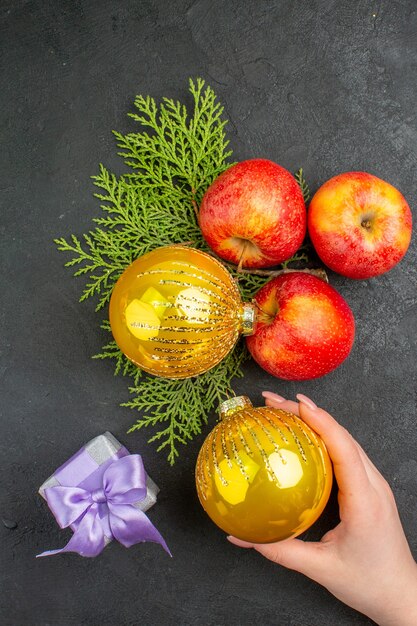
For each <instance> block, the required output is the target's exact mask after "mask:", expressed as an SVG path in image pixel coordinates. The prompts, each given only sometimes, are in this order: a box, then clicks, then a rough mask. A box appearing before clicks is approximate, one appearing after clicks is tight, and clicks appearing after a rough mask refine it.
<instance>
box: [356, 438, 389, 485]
mask: <svg viewBox="0 0 417 626" xmlns="http://www.w3.org/2000/svg"><path fill="white" fill-rule="evenodd" d="M355 443H356V445H357V447H358V451H359V454H360V456H361V459H362V462H363V464H364V466H365V469H366V472H367V474H368V477H369V480H370V482H371V484H372V485H373V486H374V487H375V489H378V490H381V489H383V491H384V492H385V493H386V492H387V491H388V492H389V493H390V494H391V495H392V496H393V493H392V489H391V485H390V484H389V482H388V481H387V480H386V478H385V477H384V476H383V475H382V474H381V472H380V471H379V469H378V468H377V467H376V466H375V465H374V464H373V463H372V461H371V459H370V458H369V456H368V455H367V454H366V452H365V450H364V449H363V448H362V446H361V445H360V444H359V443H358V442H357V441H356V440H355ZM393 497H394V496H393Z"/></svg>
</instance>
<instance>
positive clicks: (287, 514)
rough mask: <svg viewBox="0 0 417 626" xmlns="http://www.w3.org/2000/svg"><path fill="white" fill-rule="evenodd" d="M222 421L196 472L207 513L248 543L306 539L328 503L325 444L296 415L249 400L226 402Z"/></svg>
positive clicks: (329, 470)
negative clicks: (261, 405)
mask: <svg viewBox="0 0 417 626" xmlns="http://www.w3.org/2000/svg"><path fill="white" fill-rule="evenodd" d="M220 415H221V421H220V422H219V423H218V424H217V425H216V426H215V428H214V429H213V430H212V432H211V433H210V434H209V435H208V437H207V438H206V440H205V441H204V443H203V446H202V448H201V450H200V453H199V455H198V459H197V464H196V472H195V475H196V486H197V493H198V497H199V500H200V502H201V504H202V506H203V508H204V509H205V511H206V513H207V514H208V515H209V517H210V518H211V519H212V520H213V522H214V523H215V524H217V526H219V527H220V528H221V529H222V530H224V531H225V532H226V533H228V534H230V535H234V536H235V537H238V538H239V539H243V540H245V541H250V542H254V543H272V542H275V541H281V540H283V539H287V538H289V537H296V536H297V535H300V534H301V533H302V532H304V531H305V530H307V528H309V527H310V526H311V525H312V524H313V523H314V522H315V521H316V520H317V518H318V517H319V516H320V514H321V513H322V511H323V509H324V507H325V506H326V503H327V501H328V498H329V495H330V491H331V487H332V480H333V478H332V477H333V473H332V465H331V461H330V458H329V455H328V453H327V450H326V446H325V444H324V442H323V441H322V440H321V438H320V437H319V436H318V435H317V434H316V433H315V432H314V431H313V430H312V429H311V428H310V427H309V426H307V424H305V423H304V422H303V421H302V420H301V419H300V418H299V417H297V416H296V415H293V414H292V413H288V412H286V411H282V410H281V409H275V408H270V407H261V408H254V407H253V406H252V404H251V402H250V400H249V398H247V397H246V396H239V397H236V398H232V399H230V400H226V401H225V402H223V404H222V405H221V406H220Z"/></svg>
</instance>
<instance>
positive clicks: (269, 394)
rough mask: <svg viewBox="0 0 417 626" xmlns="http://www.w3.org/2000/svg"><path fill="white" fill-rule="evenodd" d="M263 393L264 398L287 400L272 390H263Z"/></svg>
mask: <svg viewBox="0 0 417 626" xmlns="http://www.w3.org/2000/svg"><path fill="white" fill-rule="evenodd" d="M262 395H263V397H264V398H269V399H270V400H275V401H276V402H285V398H283V397H282V396H279V395H278V394H277V393H273V392H272V391H263V392H262Z"/></svg>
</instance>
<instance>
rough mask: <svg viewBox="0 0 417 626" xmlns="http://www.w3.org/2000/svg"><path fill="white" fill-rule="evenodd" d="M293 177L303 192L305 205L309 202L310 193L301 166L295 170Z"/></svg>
mask: <svg viewBox="0 0 417 626" xmlns="http://www.w3.org/2000/svg"><path fill="white" fill-rule="evenodd" d="M294 177H295V180H296V181H297V183H298V184H299V186H300V189H301V192H302V194H303V198H304V202H305V203H306V205H307V204H308V203H309V202H310V198H311V193H310V188H309V186H308V184H307V181H306V179H305V178H304V173H303V168H302V167H300V169H299V170H297V171H296V172H295V174H294Z"/></svg>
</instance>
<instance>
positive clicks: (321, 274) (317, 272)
mask: <svg viewBox="0 0 417 626" xmlns="http://www.w3.org/2000/svg"><path fill="white" fill-rule="evenodd" d="M238 271H239V268H238ZM293 272H302V273H303V274H312V275H313V276H317V278H321V279H322V280H324V281H325V282H326V283H328V282H329V277H328V276H327V272H326V270H324V269H323V268H311V269H310V268H306V269H300V270H297V269H290V268H287V267H285V268H283V269H282V270H248V269H243V270H241V274H255V275H256V276H270V277H271V278H272V277H274V276H281V275H282V274H291V273H293Z"/></svg>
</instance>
